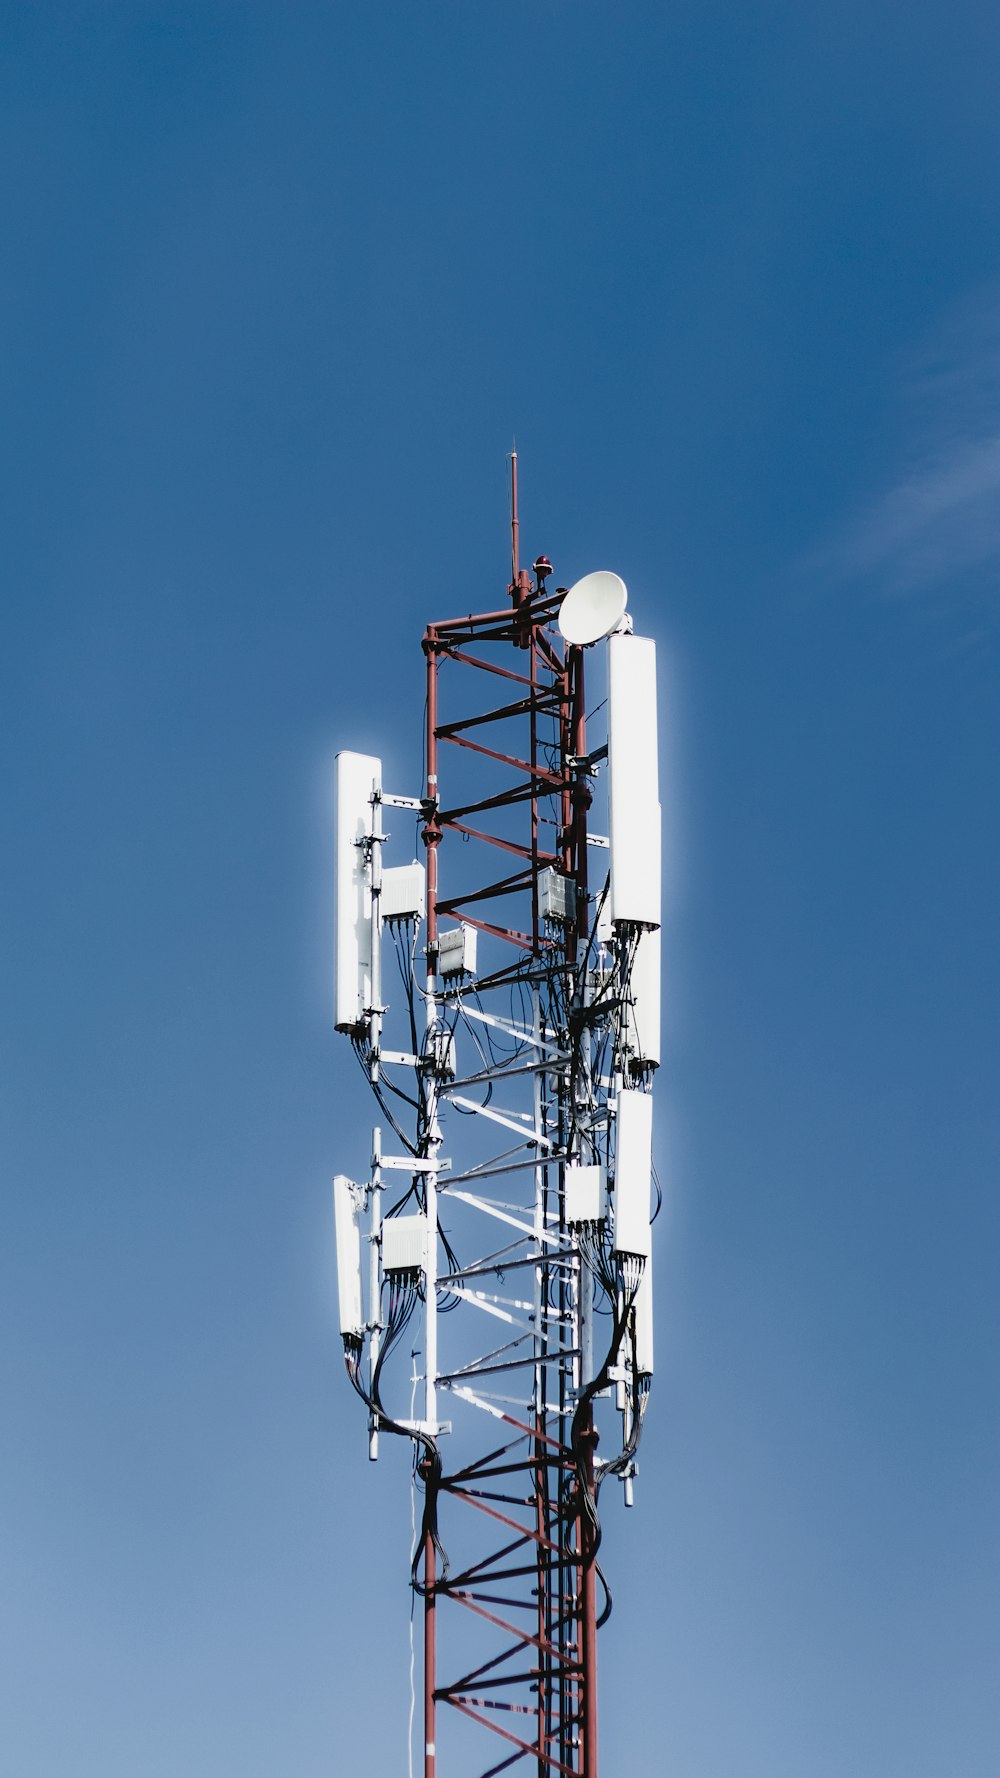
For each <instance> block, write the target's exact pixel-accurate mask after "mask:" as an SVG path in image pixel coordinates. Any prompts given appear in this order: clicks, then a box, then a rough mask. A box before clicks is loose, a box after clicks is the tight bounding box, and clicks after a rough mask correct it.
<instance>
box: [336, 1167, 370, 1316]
mask: <svg viewBox="0 0 1000 1778" xmlns="http://www.w3.org/2000/svg"><path fill="white" fill-rule="evenodd" d="M359 1215H360V1194H359V1191H358V1187H357V1186H356V1185H354V1184H352V1182H351V1180H349V1179H347V1178H346V1177H345V1176H344V1174H343V1173H338V1174H337V1176H336V1178H335V1179H334V1182H333V1226H334V1233H335V1235H336V1238H337V1292H338V1295H339V1298H340V1331H341V1333H342V1334H344V1335H345V1336H347V1337H350V1338H351V1339H357V1340H360V1339H362V1338H363V1337H364V1331H365V1318H364V1311H363V1309H362V1302H361V1227H360V1223H359Z"/></svg>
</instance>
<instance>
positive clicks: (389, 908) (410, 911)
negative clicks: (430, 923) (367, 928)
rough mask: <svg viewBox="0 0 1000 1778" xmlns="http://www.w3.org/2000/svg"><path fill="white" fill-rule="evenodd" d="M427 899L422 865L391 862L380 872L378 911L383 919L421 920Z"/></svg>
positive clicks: (415, 862)
mask: <svg viewBox="0 0 1000 1778" xmlns="http://www.w3.org/2000/svg"><path fill="white" fill-rule="evenodd" d="M426 901H427V890H426V878H425V872H424V867H423V865H422V864H419V863H418V862H417V861H416V860H414V862H413V863H412V864H393V865H390V867H389V869H388V870H384V871H383V872H382V894H381V898H380V901H379V913H380V914H381V916H382V918H383V920H422V919H423V917H424V907H425V904H426Z"/></svg>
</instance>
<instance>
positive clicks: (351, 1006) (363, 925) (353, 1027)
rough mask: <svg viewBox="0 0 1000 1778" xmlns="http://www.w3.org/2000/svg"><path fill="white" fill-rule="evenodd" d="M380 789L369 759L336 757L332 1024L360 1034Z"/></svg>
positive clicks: (366, 997)
mask: <svg viewBox="0 0 1000 1778" xmlns="http://www.w3.org/2000/svg"><path fill="white" fill-rule="evenodd" d="M381 788H382V761H381V760H380V759H376V758H374V756H373V755H372V754H370V753H338V754H337V760H336V814H335V817H334V823H335V857H334V930H335V948H336V972H335V979H334V1001H335V1013H336V1016H335V1018H334V1023H335V1025H336V1027H337V1030H338V1031H357V1030H360V1029H361V1028H362V1027H363V1026H364V1024H365V1022H366V1019H367V1015H368V1009H369V1007H370V1006H371V1002H372V892H371V876H370V871H369V869H368V866H367V863H366V860H365V848H364V847H363V846H359V845H358V843H357V842H358V841H359V840H364V839H367V838H368V837H369V836H370V835H371V832H372V803H371V797H372V790H373V789H377V790H381Z"/></svg>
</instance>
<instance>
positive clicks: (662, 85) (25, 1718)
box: [0, 0, 1000, 1778]
mask: <svg viewBox="0 0 1000 1778" xmlns="http://www.w3.org/2000/svg"><path fill="white" fill-rule="evenodd" d="M998 54H1000V26H998V24H997V21H996V15H995V11H994V9H993V8H990V7H986V6H977V5H971V4H968V3H964V0H959V3H957V4H952V5H950V6H947V7H945V6H943V5H923V6H921V5H919V4H918V5H916V6H905V7H904V6H902V5H888V4H879V3H878V0H875V3H869V4H866V5H854V4H841V5H839V6H837V7H836V8H829V7H820V6H810V5H797V6H795V5H791V4H785V5H759V6H756V7H754V8H753V9H752V10H751V9H743V10H742V11H735V12H734V9H733V8H731V7H723V6H720V5H713V4H711V3H705V0H702V3H701V4H699V5H698V6H693V5H689V6H673V5H657V6H652V5H638V4H635V5H632V4H628V3H626V4H622V5H619V6H616V7H613V8H612V7H604V6H598V5H596V4H591V3H590V0H582V3H580V4H575V5H571V4H555V3H550V0H539V3H536V4H523V3H512V4H505V5H503V6H501V5H499V4H493V3H492V0H480V3H479V4H476V5H464V6H463V5H460V4H454V5H442V4H437V3H436V0H431V3H428V4H425V5H422V6H400V5H396V4H382V5H379V6H377V7H363V6H353V7H352V6H346V5H328V6H309V5H292V6H288V7H281V8H279V7H277V6H262V5H254V4H247V5H241V6H235V5H229V6H226V5H217V4H211V3H208V4H201V5H198V6H189V7H182V6H176V5H170V4H161V5H153V4H148V5H146V4H139V3H136V4H133V5H124V4H120V5H114V4H108V5H103V6H95V5H89V4H83V5H65V6H55V5H48V4H40V5H34V6H23V5H18V4H10V5H7V6H6V7H5V8H4V10H3V17H2V20H0V139H2V145H3V164H4V178H3V181H2V189H0V207H2V214H3V240H4V253H3V269H2V277H0V325H2V331H3V342H4V350H3V353H2V356H0V381H2V388H0V409H2V413H3V426H2V436H0V449H2V452H3V462H2V466H0V513H2V525H0V570H2V585H3V590H4V600H3V611H4V617H3V647H2V649H0V734H2V739H3V761H4V770H3V778H2V785H0V802H2V812H0V813H2V832H3V842H4V844H3V859H4V861H3V869H2V873H0V930H2V935H3V937H2V945H0V997H2V1014H0V1022H2V1031H0V1048H2V1055H0V1068H2V1111H0V1119H2V1121H0V1168H2V1179H3V1200H4V1209H5V1216H4V1224H5V1227H4V1241H3V1257H2V1260H0V1267H2V1283H0V1324H2V1325H0V1375H2V1414H3V1428H4V1456H3V1461H2V1463H0V1580H2V1584H0V1597H2V1604H0V1646H2V1659H0V1724H2V1730H0V1742H2V1745H3V1748H4V1760H5V1765H6V1767H7V1769H9V1770H10V1771H11V1772H14V1773H16V1774H17V1775H18V1778H56V1774H59V1778H63V1775H64V1774H65V1773H67V1772H72V1773H73V1775H74V1778H90V1775H91V1774H93V1775H94V1778H98V1775H99V1778H135V1774H136V1773H141V1774H142V1775H143V1778H176V1774H177V1773H179V1772H181V1771H183V1772H187V1773H192V1774H196V1775H200V1774H203V1773H204V1774H209V1773H211V1774H212V1778H228V1775H230V1774H232V1775H233V1778H236V1774H238V1775H239V1778H265V1775H267V1778H273V1775H277V1774H285V1773H294V1774H295V1778H320V1775H321V1774H322V1775H330V1774H339V1773H341V1772H360V1771H372V1772H386V1773H389V1772H402V1771H404V1770H405V1742H406V1711H407V1704H408V1695H407V1679H406V1662H407V1609H408V1601H407V1589H406V1577H407V1567H408V1543H409V1511H408V1500H407V1486H406V1473H405V1462H404V1461H403V1460H402V1459H398V1460H396V1458H397V1456H398V1454H392V1456H391V1457H387V1460H386V1461H385V1462H384V1463H380V1464H379V1465H378V1466H377V1467H374V1468H372V1467H370V1466H369V1465H368V1463H367V1461H366V1459H365V1452H364V1440H363V1435H362V1428H361V1426H360V1424H359V1416H358V1414H357V1412H355V1408H356V1403H355V1402H354V1401H353V1399H352V1398H351V1396H350V1393H349V1390H348V1388H347V1385H346V1382H345V1380H344V1378H343V1372H342V1365H341V1356H340V1347H339V1339H338V1338H337V1334H336V1327H335V1316H334V1304H333V1297H332V1273H331V1265H332V1228H331V1220H332V1219H331V1214H330V1206H329V1178H330V1175H331V1173H333V1172H334V1171H335V1170H339V1169H341V1168H342V1169H344V1170H346V1171H351V1170H352V1169H358V1168H360V1167H363V1165H364V1157H365V1155H366V1153H367V1135H366V1124H365V1119H367V1111H365V1113H364V1116H363V1118H361V1119H359V1102H358V1099H357V1094H356V1092H355V1087H354V1082H355V1077H354V1074H353V1069H352V1068H349V1067H348V1061H349V1058H348V1057H346V1056H345V1055H344V1053H343V1050H342V1048H341V1047H340V1046H338V1044H337V1042H336V1041H335V1039H334V1036H333V1034H332V1031H331V1029H330V1006H329V973H330V966H329V957H330V932H329V899H330V864H331V858H330V843H331V834H330V794H329V789H330V763H331V760H332V755H333V753H334V751H335V750H336V749H337V747H339V746H345V745H346V746H353V747H356V748H359V749H363V750H371V751H375V752H379V753H381V754H382V755H383V756H384V758H385V760H386V762H387V767H386V774H387V779H388V778H390V777H391V778H392V779H393V780H394V782H395V785H396V787H397V788H404V789H409V788H411V786H410V784H409V783H405V784H404V783H403V782H402V781H403V780H404V779H405V778H406V776H407V773H408V772H409V771H410V770H411V768H412V760H413V754H414V749H415V747H416V746H417V745H418V741H417V734H418V725H419V721H420V712H421V692H420V686H419V672H420V656H419V635H420V632H421V630H422V627H423V624H424V622H425V621H426V620H427V619H428V618H430V617H433V616H436V615H437V616H440V615H448V614H450V612H451V611H452V610H453V609H468V608H469V605H471V604H480V603H481V604H488V603H489V602H490V601H491V600H493V599H494V598H495V597H496V595H497V594H498V593H502V589H503V586H504V584H505V580H506V571H507V557H506V534H505V525H506V512H505V469H504V454H505V452H506V451H507V449H508V448H509V445H510V440H511V437H512V436H513V435H514V434H515V433H516V435H517V441H518V447H519V451H520V459H521V470H522V483H523V503H522V517H523V521H524V531H523V535H524V542H525V553H526V555H528V556H529V557H530V556H531V555H534V554H535V553H536V552H538V551H540V550H544V551H546V552H547V553H548V554H549V555H550V556H551V557H552V559H553V561H554V563H555V566H556V571H557V575H558V578H559V579H560V580H564V581H565V582H567V583H568V582H569V581H571V580H572V579H573V578H575V577H576V576H578V575H579V574H581V573H583V572H585V571H586V570H587V569H589V568H592V567H595V566H613V567H615V568H616V569H618V570H619V571H620V572H621V573H622V574H623V575H624V577H625V578H626V580H627V581H628V583H629V587H630V594H631V601H632V605H633V608H634V610H635V612H636V614H637V621H638V623H639V627H641V628H645V629H647V630H650V631H651V632H652V633H654V634H655V635H656V636H657V638H658V640H659V644H660V653H661V659H662V661H663V670H664V681H663V683H664V694H665V699H666V708H667V716H666V723H665V729H666V740H665V758H664V772H665V775H666V781H667V784H668V787H669V794H670V808H669V810H668V819H667V825H668V835H669V856H668V860H667V868H668V876H669V881H670V885H671V891H670V906H669V917H668V926H667V931H666V947H665V952H666V971H667V974H666V1000H665V1004H666V1008H667V1042H666V1050H665V1065H664V1068H663V1070H662V1072H661V1077H660V1081H659V1084H658V1104H659V1107H660V1114H659V1115H660V1131H661V1136H660V1143H661V1155H660V1160H661V1173H662V1174H663V1175H664V1177H665V1180H666V1183H667V1206H666V1212H665V1216H664V1219H663V1221H662V1222H661V1223H659V1224H658V1225H657V1226H658V1231H659V1238H660V1246H659V1249H658V1293H659V1306H658V1346H659V1372H658V1376H657V1383H656V1391H655V1396H654V1402H653V1407H652V1409H651V1413H650V1424H649V1432H648V1434H647V1438H646V1441H645V1443H644V1446H643V1452H642V1474H641V1481H640V1488H639V1503H638V1506H637V1509H636V1511H635V1512H634V1513H632V1514H630V1515H628V1516H627V1517H626V1516H625V1515H623V1514H622V1513H621V1512H620V1511H614V1512H609V1514H608V1515H607V1517H608V1526H607V1532H606V1536H607V1546H608V1567H609V1573H610V1575H611V1577H612V1580H613V1583H614V1586H615V1594H616V1601H617V1605H616V1613H615V1616H614V1618H613V1620H612V1622H611V1624H610V1625H609V1626H608V1628H607V1630H606V1631H605V1632H603V1633H602V1663H603V1667H602V1697H601V1707H602V1722H603V1733H602V1738H603V1741H604V1769H605V1772H606V1773H607V1774H608V1778H617V1775H618V1774H621V1775H622V1778H624V1774H625V1773H628V1774H629V1778H653V1775H654V1774H655V1775H656V1778H659V1775H660V1774H663V1773H666V1774H669V1778H734V1775H735V1774H738V1775H739V1778H804V1775H807V1778H844V1775H845V1774H850V1775H851V1778H941V1775H942V1774H944V1773H947V1774H949V1778H950V1775H951V1774H961V1775H962V1778H987V1774H988V1775H989V1778H992V1774H993V1773H994V1771H995V1758H996V1755H995V1748H996V1744H997V1734H998V1729H1000V1721H998V1706H997V1690H996V1675H995V1647H996V1623H997V1611H998V1591H1000V1584H998V1569H1000V1563H998V1558H1000V1519H998V1511H997V1500H998V1498H1000V1474H998V1471H1000V1437H998V1433H997V1406H998V1389H997V1382H998V1377H997V1358H996V1353H997V1349H998V1333H1000V1328H998V1310H997V1301H998V1293H997V1287H996V1278H997V1260H998V1208H997V1191H996V1184H997V1172H998V1159H1000V1111H998V1104H1000V1094H998V1091H997V1085H998V1083H997V1055H998V1049H1000V1046H998V1043H997V1029H996V1026H997V1014H996V1007H997V999H998V985H1000V984H998V981H997V973H998V968H997V957H998V944H997V940H998V932H997V924H998V922H997V895H996V879H997V874H998V865H1000V842H998V832H997V813H996V810H997V763H996V762H997V757H998V740H1000V735H998V728H1000V722H998V708H1000V701H998V698H997V685H996V678H997V643H998V626H997V612H998V590H997V589H998V572H1000V516H998V515H1000V504H998V482H1000V244H998V233H997V226H996V219H997V216H998V214H1000V109H998V107H997V104H996V72H997V60H998ZM467 595H468V596H467ZM640 1700H641V1701H642V1703H643V1706H644V1708H643V1711H642V1712H641V1713H640V1712H639V1710H638V1703H639V1701H640Z"/></svg>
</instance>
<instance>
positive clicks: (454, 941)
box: [437, 926, 477, 975]
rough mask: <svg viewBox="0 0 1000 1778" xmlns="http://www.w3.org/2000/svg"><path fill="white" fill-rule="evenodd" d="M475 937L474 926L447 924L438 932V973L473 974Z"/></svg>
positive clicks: (474, 970) (474, 969) (474, 971)
mask: <svg viewBox="0 0 1000 1778" xmlns="http://www.w3.org/2000/svg"><path fill="white" fill-rule="evenodd" d="M476 938H477V932H476V928H475V927H474V926H449V927H448V928H447V929H446V930H445V931H444V932H439V933H438V962H437V966H438V974H439V975H475V973H476Z"/></svg>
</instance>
